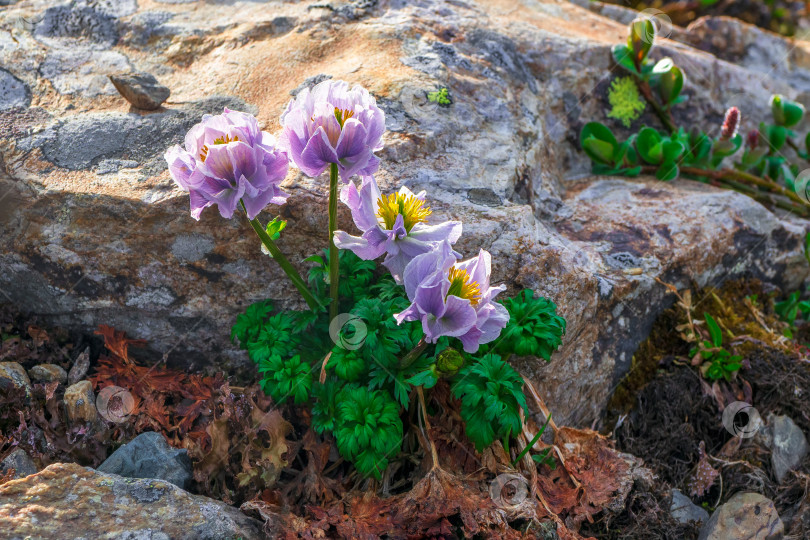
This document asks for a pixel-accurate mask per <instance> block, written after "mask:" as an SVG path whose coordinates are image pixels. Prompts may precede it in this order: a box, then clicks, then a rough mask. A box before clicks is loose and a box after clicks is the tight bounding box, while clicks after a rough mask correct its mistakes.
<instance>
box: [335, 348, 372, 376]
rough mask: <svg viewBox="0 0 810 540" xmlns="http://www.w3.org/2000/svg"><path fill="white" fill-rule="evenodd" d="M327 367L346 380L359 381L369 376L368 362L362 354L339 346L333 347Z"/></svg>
mask: <svg viewBox="0 0 810 540" xmlns="http://www.w3.org/2000/svg"><path fill="white" fill-rule="evenodd" d="M327 367H328V368H329V369H330V370H332V371H334V372H335V375H337V376H338V378H340V379H342V380H344V381H346V382H355V381H359V380H360V379H362V378H365V377H366V376H368V363H367V362H366V359H365V358H363V356H362V354H361V353H360V352H359V351H350V350H347V349H343V348H341V347H338V346H335V347H334V348H333V349H332V354H331V356H330V357H329V362H328V363H327Z"/></svg>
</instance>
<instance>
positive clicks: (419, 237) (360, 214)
mask: <svg viewBox="0 0 810 540" xmlns="http://www.w3.org/2000/svg"><path fill="white" fill-rule="evenodd" d="M340 200H341V201H343V203H344V204H346V206H348V207H349V208H350V209H351V211H352V218H353V219H354V224H355V225H357V228H358V229H360V230H361V231H362V232H363V235H362V236H351V235H350V234H349V233H347V232H345V231H335V245H336V246H337V247H339V248H341V249H350V250H352V251H353V252H354V254H355V255H357V256H358V257H360V258H361V259H365V260H372V259H376V258H377V257H379V256H380V255H382V254H383V253H387V256H386V257H385V260H384V261H383V264H384V265H385V266H386V268H388V270H389V271H390V272H391V275H393V276H394V279H396V280H397V282H399V283H401V282H402V273H403V272H404V270H405V265H407V264H408V263H409V262H410V261H411V259H413V258H414V257H416V256H417V255H421V254H423V253H427V252H428V251H430V250H432V249H433V248H434V247H435V245H436V244H437V243H438V242H442V241H445V240H447V241H448V242H450V244H453V243H455V242H456V240H458V238H459V237H460V236H461V222H460V221H447V222H445V223H442V224H440V225H428V224H427V223H425V221H426V220H427V217H428V216H429V215H430V207H428V206H425V192H424V191H420V192H419V193H416V194H414V193H412V192H411V190H409V189H408V188H406V187H402V188H400V190H399V192H398V193H392V194H390V195H383V194H382V193H381V192H380V188H379V186H377V182H376V181H375V180H374V177H373V176H366V177H364V178H363V181H362V184H361V186H360V190H359V191H358V189H357V186H355V184H354V182H349V184H348V185H346V186H344V187H343V189H342V190H341V192H340Z"/></svg>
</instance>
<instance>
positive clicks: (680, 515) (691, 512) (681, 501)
mask: <svg viewBox="0 0 810 540" xmlns="http://www.w3.org/2000/svg"><path fill="white" fill-rule="evenodd" d="M669 513H670V515H671V516H672V517H673V519H674V520H675V521H677V522H678V523H680V524H682V525H686V524H687V523H689V522H690V521H702V522H704V523H705V522H706V521H708V519H709V513H708V512H707V511H706V510H705V509H704V508H701V507H700V506H698V505H696V504H695V503H693V502H692V499H690V498H689V497H687V496H686V495H684V494H683V493H681V492H680V490H678V489H673V490H672V502H671V503H670V505H669Z"/></svg>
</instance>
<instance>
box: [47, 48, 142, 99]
mask: <svg viewBox="0 0 810 540" xmlns="http://www.w3.org/2000/svg"><path fill="white" fill-rule="evenodd" d="M130 69H132V66H131V65H130V63H129V59H128V58H127V57H126V56H125V55H124V54H122V53H120V52H118V51H103V50H95V49H91V48H87V47H72V48H67V49H54V50H51V51H50V52H48V55H47V56H46V57H45V61H44V62H42V65H41V66H40V68H39V72H40V74H41V75H42V76H43V77H45V78H46V79H48V80H49V81H50V82H51V84H53V86H54V88H56V91H57V92H59V93H60V94H62V95H78V96H82V97H87V98H92V97H96V96H101V95H109V96H111V95H115V94H116V93H117V91H116V89H115V86H113V84H112V82H111V81H110V79H109V77H108V75H109V74H110V73H117V72H122V71H129V70H130Z"/></svg>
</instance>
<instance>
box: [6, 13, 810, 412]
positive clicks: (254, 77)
mask: <svg viewBox="0 0 810 540" xmlns="http://www.w3.org/2000/svg"><path fill="white" fill-rule="evenodd" d="M99 5H101V4H99ZM104 5H105V6H106V5H107V4H104ZM110 5H114V6H117V7H115V8H114V9H113V8H109V6H108V7H105V8H101V7H95V8H82V9H84V11H81V12H78V11H77V9H78V8H73V11H71V9H72V8H70V7H69V6H67V7H66V6H56V7H54V6H52V5H51V3H50V2H46V1H45V0H32V1H30V2H25V3H22V4H19V5H12V6H10V7H8V8H6V9H4V10H3V11H2V12H0V29H2V30H6V31H7V32H0V64H1V65H3V66H5V70H6V71H3V72H0V76H2V77H4V78H3V79H2V80H4V81H5V84H7V85H8V86H7V87H8V88H10V89H12V90H13V91H9V92H8V93H7V94H6V95H4V96H3V97H0V127H2V130H3V133H4V135H3V136H2V137H3V138H2V139H0V155H1V156H2V162H3V164H4V167H3V169H2V172H0V197H3V198H2V200H0V228H1V229H2V231H3V235H2V240H0V289H2V291H3V292H4V293H5V294H6V295H7V296H8V297H9V298H10V299H11V300H12V301H13V302H14V303H17V304H18V305H20V306H22V307H23V308H25V309H27V310H32V311H34V312H37V313H40V314H43V315H46V316H48V317H49V318H50V319H51V320H53V321H55V322H58V323H61V324H67V325H71V326H81V327H83V328H85V329H92V328H93V327H94V326H95V325H97V324H99V323H102V322H103V323H105V324H111V325H114V326H116V327H117V328H120V329H122V330H126V331H127V332H129V333H130V335H132V336H133V337H136V338H143V339H146V340H148V341H149V342H150V343H151V344H152V347H153V348H154V350H155V351H156V353H157V354H156V355H155V358H156V359H157V358H159V357H160V354H162V353H165V352H169V351H171V356H170V358H171V359H172V361H177V362H184V363H186V364H189V363H194V364H195V365H197V366H199V365H200V364H201V363H216V364H217V365H219V366H222V367H229V368H238V367H244V368H245V370H246V371H248V372H251V371H252V370H253V366H252V365H248V363H247V362H246V357H245V355H244V354H243V353H241V352H239V351H237V350H235V349H234V347H233V346H232V345H231V344H230V342H229V340H228V334H229V327H230V325H231V324H232V323H233V321H234V319H235V316H236V314H237V313H238V312H239V311H240V310H241V309H243V308H244V306H245V305H246V304H247V303H249V302H251V301H255V300H258V299H261V298H266V297H270V298H275V299H279V300H281V301H282V302H284V303H286V305H290V306H293V305H300V302H299V301H298V300H297V299H296V298H294V297H293V296H291V294H292V293H291V287H289V286H288V284H287V282H286V281H285V280H284V279H283V277H282V275H281V273H280V272H279V271H278V270H277V269H276V268H275V267H274V266H273V265H272V264H271V262H270V261H268V260H267V258H266V257H264V256H262V255H261V253H260V251H259V246H258V242H257V241H256V240H255V239H254V238H253V237H252V236H251V234H250V231H249V230H248V229H247V228H246V224H245V223H244V222H243V221H239V220H237V219H234V220H232V221H224V220H222V219H221V218H220V217H219V216H218V215H216V213H215V212H214V211H207V212H206V213H204V215H203V219H202V220H201V221H200V222H199V223H198V222H195V221H194V220H193V219H191V218H190V217H189V216H188V213H187V208H188V199H187V196H186V195H185V194H183V193H182V192H180V191H179V190H178V189H176V188H174V187H173V185H172V182H171V180H170V179H169V177H168V173H167V171H166V170H165V164H164V163H163V161H162V153H163V151H164V150H165V148H166V147H167V146H169V145H170V144H174V143H177V142H180V141H181V140H182V136H183V133H184V132H185V130H186V129H188V127H190V126H191V125H192V124H193V123H195V122H196V121H198V120H199V117H200V115H201V114H203V113H205V112H217V111H219V110H220V109H221V107H223V106H224V105H228V106H230V107H233V108H237V109H245V110H252V111H253V112H255V113H256V114H257V116H258V118H259V120H260V123H261V124H262V125H263V126H264V127H265V129H267V130H269V131H276V130H277V129H278V127H279V126H278V116H279V114H280V113H281V110H282V107H283V106H284V104H285V103H286V102H287V101H288V100H289V98H290V93H291V91H294V90H295V89H296V88H297V87H299V85H301V84H302V83H304V82H305V81H306V80H307V79H310V78H315V77H319V76H321V77H322V76H331V77H334V78H340V79H345V80H348V81H350V82H351V83H360V84H363V85H365V86H366V87H368V88H369V89H370V91H371V92H373V93H374V95H375V96H376V97H377V100H378V103H379V104H380V106H381V107H382V108H383V109H384V110H385V112H386V118H387V127H388V130H389V131H388V133H387V134H386V137H385V143H386V147H385V149H384V150H383V151H382V152H381V154H380V157H381V158H382V167H381V170H380V173H379V175H378V179H379V181H380V183H381V184H382V186H383V187H384V188H385V189H395V188H397V187H398V186H400V185H408V186H409V187H411V188H414V189H426V190H428V194H429V195H428V196H429V197H430V199H431V204H432V206H433V208H434V217H435V218H436V219H445V218H454V219H461V220H462V221H464V236H463V238H462V242H461V243H460V244H459V246H458V247H459V249H460V250H461V251H462V252H464V253H466V254H470V253H473V252H474V251H476V250H477V249H478V248H479V247H484V248H487V249H489V250H490V251H491V252H492V254H493V259H494V279H495V280H496V281H504V282H506V283H507V284H508V285H509V286H510V290H511V291H512V292H514V291H516V290H518V289H519V288H522V287H531V288H532V289H534V290H536V291H537V292H539V293H541V294H543V295H546V296H549V297H551V298H552V299H553V300H554V301H556V302H557V303H558V305H559V307H560V311H561V312H562V314H563V315H564V316H565V317H567V318H568V320H569V327H568V330H569V331H568V335H567V336H566V338H565V342H564V347H563V349H562V351H561V352H560V353H558V354H556V355H555V356H554V358H553V362H552V364H551V366H549V367H547V366H545V365H544V364H542V362H540V361H538V360H536V359H522V360H519V361H517V362H516V364H517V365H518V367H520V369H521V370H522V371H523V372H524V373H528V374H530V375H531V376H532V378H533V379H534V380H535V382H536V383H537V386H538V388H539V389H540V391H541V393H543V395H544V397H545V398H546V401H547V402H548V403H549V406H550V407H551V409H552V411H553V412H554V415H555V419H556V420H558V422H559V423H561V424H566V423H574V424H590V423H591V421H592V420H593V419H594V418H596V417H597V416H598V415H599V412H600V411H601V410H602V408H603V406H604V404H605V403H606V400H607V398H608V396H609V395H610V392H611V389H612V388H613V387H614V385H615V384H616V383H617V382H618V380H619V379H620V378H621V376H622V375H624V374H625V373H627V371H628V370H629V369H630V362H631V358H632V354H633V352H634V350H635V348H636V346H637V344H638V343H639V342H640V341H641V340H642V339H643V338H644V337H645V335H646V333H647V332H648V330H649V328H650V326H651V324H652V321H653V320H654V319H655V317H656V316H657V314H658V313H660V312H661V311H662V310H663V309H664V308H665V307H666V306H667V300H666V299H664V297H663V291H662V289H661V287H660V286H659V285H657V284H656V283H655V281H654V278H655V277H661V278H662V279H665V280H667V281H669V282H673V283H676V284H678V285H680V286H686V285H687V284H689V283H690V282H692V281H693V280H694V281H695V282H697V283H698V284H699V285H708V284H716V283H720V282H722V281H723V280H725V279H728V278H730V277H733V276H738V275H741V274H748V275H754V276H757V277H761V278H765V279H767V280H770V281H774V282H777V283H781V284H787V285H789V286H791V287H795V286H797V285H798V284H799V283H800V282H801V281H802V280H803V279H804V278H805V277H806V276H807V263H806V261H805V260H804V257H803V253H802V250H803V242H804V231H805V229H806V227H807V224H806V223H804V222H799V221H796V220H792V219H790V218H787V217H785V216H782V215H778V216H777V215H774V214H773V213H771V212H769V211H767V210H765V209H764V208H763V207H762V206H760V205H759V204H758V203H755V202H754V201H752V200H750V199H748V198H746V197H743V196H740V195H736V194H733V193H730V192H726V191H719V190H716V189H713V188H709V187H706V186H703V185H699V184H696V183H694V182H690V181H681V182H673V183H668V184H664V183H661V182H657V181H655V180H654V179H649V178H646V179H645V178H642V179H639V180H632V181H631V180H624V179H610V178H590V177H589V175H588V170H589V163H588V160H587V159H586V157H585V156H584V155H583V154H582V153H581V152H580V151H579V150H578V145H577V142H576V141H577V137H578V133H579V130H580V129H581V127H582V126H583V125H584V123H585V122H588V121H590V120H606V116H605V115H606V113H607V110H608V102H607V88H608V86H609V84H610V81H611V77H612V76H613V74H612V73H611V69H612V64H611V56H610V52H609V49H610V46H611V45H613V44H615V43H620V42H622V41H623V40H624V39H625V26H624V25H623V24H621V23H618V22H615V21H613V20H611V19H609V18H606V17H604V16H602V15H599V14H596V13H593V12H591V11H589V10H587V9H584V8H581V7H579V6H576V5H574V4H571V3H568V2H564V1H555V0H543V1H529V0H526V1H520V0H491V1H483V0H481V1H478V2H474V1H459V2H443V1H440V0H414V1H408V2H403V1H395V0H380V1H378V2H374V1H354V2H333V3H331V4H330V6H331V7H332V9H327V8H324V7H322V6H323V5H324V4H323V3H320V2H315V1H307V2H298V3H288V2H281V1H270V2H263V3H257V2H247V1H244V2H232V3H230V2H229V3H218V2H206V3H204V4H200V3H196V2H195V3H186V4H170V3H162V2H158V1H157V0H141V1H139V2H138V3H137V4H135V2H122V3H120V4H117V3H116V4H110ZM64 10H68V11H67V12H66V11H64ZM105 10H106V11H105ZM74 12H75V13H74ZM65 17H67V18H68V19H69V20H71V21H73V22H72V23H71V25H67V26H64V25H63V26H62V27H60V26H59V25H60V24H62V23H60V22H59V21H65V20H67V19H65ZM25 20H27V21H33V22H32V23H30V24H28V23H24V21H25ZM21 21H23V22H21ZM684 35H687V37H688V33H683V32H682V33H679V34H678V35H677V36H676V35H673V37H678V39H683V40H687V39H686V38H684V37H683V36H684ZM702 35H703V34H699V33H698V34H695V36H696V37H695V38H694V43H695V44H697V45H701V44H702V43H703V38H702V37H701V36H702ZM767 43H768V44H770V45H763V46H762V47H760V49H759V53H758V56H757V58H756V61H754V59H748V60H746V63H743V64H742V65H733V64H731V63H729V62H727V61H725V60H722V59H718V58H716V57H714V56H712V55H711V54H709V53H706V52H702V51H700V50H697V49H694V48H692V47H691V46H689V45H686V44H683V43H678V42H675V41H667V40H662V42H661V44H660V46H659V47H658V48H657V49H656V50H655V51H654V53H653V56H654V57H656V58H660V57H661V56H663V55H671V56H673V57H674V58H675V60H676V62H677V63H679V64H680V65H682V66H684V69H685V71H686V73H687V85H686V87H685V94H686V95H688V97H689V100H688V101H687V102H686V103H684V104H683V105H680V106H679V109H678V110H677V111H676V117H677V118H680V119H683V120H684V121H696V122H699V123H700V124H701V125H702V127H704V129H710V128H711V126H712V125H719V124H720V122H721V121H722V113H723V111H724V110H725V108H726V107H728V106H730V105H737V106H739V107H741V108H742V110H743V118H744V125H743V128H744V129H748V128H750V127H752V126H755V125H756V123H757V122H759V121H760V120H762V119H764V118H765V115H766V114H767V107H766V106H765V104H766V103H767V99H768V97H769V95H770V94H771V93H772V92H781V93H784V94H786V95H787V96H789V97H794V98H795V97H798V96H801V95H803V93H804V92H808V91H810V70H809V69H808V67H807V63H802V62H795V63H790V62H789V61H785V62H781V63H779V65H778V72H777V73H778V75H777V76H773V75H772V74H771V73H770V71H769V69H767V67H766V66H767V65H769V63H775V62H777V61H779V60H780V57H779V55H780V51H782V50H783V45H784V44H785V42H784V41H783V40H781V39H778V38H777V39H776V40H775V41H773V40H771V41H767ZM795 45H796V48H795V49H794V51H793V52H791V55H793V56H792V57H795V58H802V57H803V56H802V55H805V56H806V55H807V54H808V51H810V45H808V44H807V43H801V42H797V43H796V44H795ZM791 46H792V45H791ZM749 60H750V61H749ZM124 68H126V70H134V71H146V72H149V73H152V74H153V75H155V77H157V79H158V80H160V81H161V83H162V84H165V85H166V86H168V87H169V88H170V89H171V92H172V94H171V98H170V99H169V101H167V102H166V103H165V104H164V107H165V110H161V111H157V112H153V113H146V112H143V111H136V110H130V108H129V104H128V103H126V102H125V101H124V100H123V99H122V98H120V96H117V94H116V92H115V89H114V88H112V85H111V84H109V81H108V79H107V76H108V75H109V74H110V73H113V72H119V71H121V70H123V69H124ZM310 80H314V79H310ZM439 87H447V88H448V89H449V90H450V93H451V95H452V98H453V105H452V106H451V107H449V108H438V107H435V106H433V105H432V104H430V103H429V102H428V101H427V99H426V92H427V91H431V90H435V89H436V88H439ZM215 96H219V97H215ZM13 107H17V108H13ZM20 107H22V108H20ZM642 122H644V123H647V124H648V125H657V123H656V122H657V121H656V119H655V118H654V117H653V116H651V115H650V113H649V111H647V112H646V113H645V115H644V116H643V117H642V118H641V119H640V120H639V121H638V125H639V126H640V125H641V123H642ZM609 123H610V122H609ZM611 125H614V124H612V123H611ZM634 127H638V126H634ZM619 131H620V132H622V133H623V134H626V132H624V131H622V130H619ZM286 186H287V189H288V190H289V192H290V193H291V194H292V196H291V198H290V200H289V202H288V204H287V205H285V206H284V207H283V208H281V209H280V210H279V212H280V213H281V215H282V216H283V217H284V218H285V219H288V220H289V227H288V229H287V230H286V231H285V233H284V238H283V240H282V247H283V249H284V250H285V251H286V252H287V253H288V254H289V256H290V258H291V259H292V260H293V261H294V262H295V263H296V264H298V265H299V267H301V268H302V269H303V268H304V267H305V266H306V265H305V264H303V263H301V262H300V261H302V260H303V259H304V258H305V257H306V256H308V255H310V254H311V253H312V252H313V251H314V248H313V246H314V245H315V244H317V243H319V242H324V243H325V241H326V235H325V232H324V231H325V229H326V212H325V208H326V201H325V196H326V187H325V182H324V181H323V179H318V180H310V179H306V178H304V177H302V176H301V175H297V174H296V172H291V173H290V176H289V177H288V179H287V182H286ZM3 193H5V195H3ZM269 217H270V214H269V213H266V214H265V215H264V216H262V218H263V219H264V220H267V219H268V218H269ZM340 219H341V223H342V224H343V225H344V226H345V225H347V224H348V222H349V220H348V213H346V212H344V213H343V214H342V215H341V218H340ZM630 268H641V269H642V272H641V274H639V275H635V274H634V273H632V272H628V271H627V270H628V269H630ZM634 272H635V271H634Z"/></svg>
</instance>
